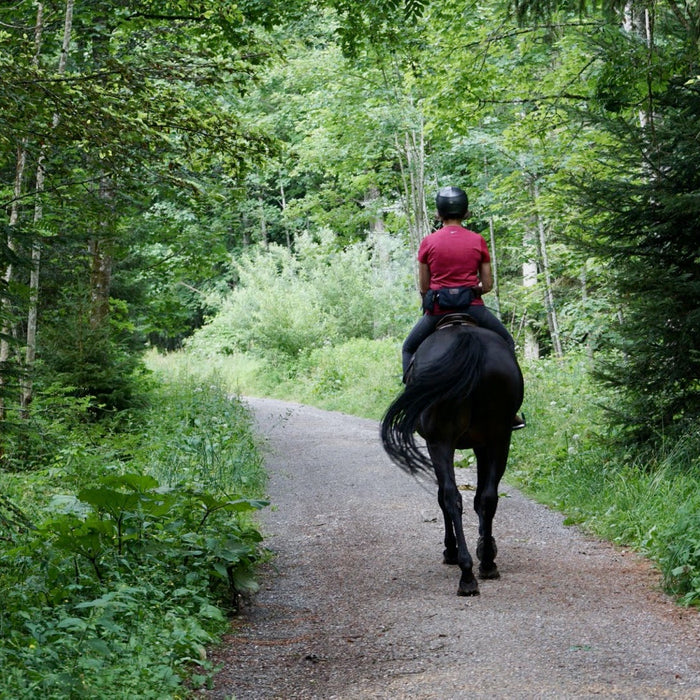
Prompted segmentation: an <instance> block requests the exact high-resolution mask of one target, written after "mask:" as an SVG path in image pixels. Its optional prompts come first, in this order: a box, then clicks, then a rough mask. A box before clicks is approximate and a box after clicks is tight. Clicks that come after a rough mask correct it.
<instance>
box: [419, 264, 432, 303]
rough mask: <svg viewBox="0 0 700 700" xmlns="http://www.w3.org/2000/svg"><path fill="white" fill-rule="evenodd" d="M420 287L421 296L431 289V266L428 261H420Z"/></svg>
mask: <svg viewBox="0 0 700 700" xmlns="http://www.w3.org/2000/svg"><path fill="white" fill-rule="evenodd" d="M418 287H419V288H420V294H421V296H423V295H424V294H425V293H426V292H427V291H428V290H429V289H430V268H429V267H428V265H427V263H422V262H419V263H418Z"/></svg>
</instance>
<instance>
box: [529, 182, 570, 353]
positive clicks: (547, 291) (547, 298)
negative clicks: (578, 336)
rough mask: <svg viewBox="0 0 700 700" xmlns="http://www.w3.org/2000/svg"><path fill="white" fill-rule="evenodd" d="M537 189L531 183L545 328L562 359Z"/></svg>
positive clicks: (533, 183)
mask: <svg viewBox="0 0 700 700" xmlns="http://www.w3.org/2000/svg"><path fill="white" fill-rule="evenodd" d="M539 195H540V192H539V187H538V185H537V180H533V182H532V198H533V201H534V203H535V221H536V223H537V234H538V241H539V254H540V263H541V266H542V274H543V276H544V306H545V311H546V313H547V326H548V327H549V335H550V336H551V338H552V348H553V350H554V354H555V355H556V356H557V357H563V354H564V353H563V352H562V349H561V337H560V335H559V320H558V318H557V309H556V307H555V306H554V294H553V293H552V276H551V274H550V270H549V257H548V255H547V236H546V233H545V228H544V223H543V221H542V217H541V216H540V213H539V210H538V207H537V202H538V201H539Z"/></svg>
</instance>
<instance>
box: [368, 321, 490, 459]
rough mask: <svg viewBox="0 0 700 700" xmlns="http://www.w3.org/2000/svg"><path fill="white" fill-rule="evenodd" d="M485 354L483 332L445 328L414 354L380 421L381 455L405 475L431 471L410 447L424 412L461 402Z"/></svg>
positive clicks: (475, 379) (414, 447)
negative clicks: (399, 389) (399, 390)
mask: <svg viewBox="0 0 700 700" xmlns="http://www.w3.org/2000/svg"><path fill="white" fill-rule="evenodd" d="M486 352H487V347H486V343H485V342H484V336H483V330H481V329H476V328H473V327H470V326H459V325H457V326H451V327H449V328H445V329H442V330H440V331H439V332H436V333H433V334H432V335H431V336H429V337H428V338H427V339H426V340H425V341H424V342H423V344H422V345H421V346H420V347H419V348H418V351H417V352H416V355H415V358H414V361H413V368H412V372H411V375H410V377H409V380H408V383H407V385H406V388H405V389H404V391H403V393H401V394H400V395H399V396H398V397H397V398H396V399H395V400H394V402H393V403H392V404H391V405H390V406H389V408H388V409H387V412H386V414H385V415H384V418H383V420H382V426H381V435H382V443H383V444H384V449H385V450H386V452H387V454H389V456H390V457H391V458H392V460H393V461H394V462H396V464H398V465H399V466H400V467H401V468H402V469H405V470H406V471H408V472H410V473H415V472H417V471H428V472H432V462H431V461H430V459H429V458H428V456H427V455H425V454H424V453H423V452H422V451H421V450H419V449H418V446H417V445H416V443H415V438H414V432H415V431H416V430H417V429H419V427H420V424H421V417H422V416H423V414H424V413H426V412H428V411H430V410H431V409H433V408H436V407H439V406H445V407H449V405H450V404H451V403H455V402H460V403H461V402H464V400H465V399H467V398H468V397H469V396H470V395H472V394H473V393H474V391H475V389H476V387H477V386H478V385H479V382H480V380H481V377H482V374H483V370H484V364H485V355H486Z"/></svg>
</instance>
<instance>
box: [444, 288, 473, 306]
mask: <svg viewBox="0 0 700 700" xmlns="http://www.w3.org/2000/svg"><path fill="white" fill-rule="evenodd" d="M435 296H436V298H437V303H438V306H439V307H440V308H441V309H466V308H468V307H469V305H470V304H471V303H472V301H474V291H473V290H472V288H471V287H443V288H442V289H438V290H437V291H436V293H435Z"/></svg>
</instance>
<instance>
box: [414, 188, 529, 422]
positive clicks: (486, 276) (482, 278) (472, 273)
mask: <svg viewBox="0 0 700 700" xmlns="http://www.w3.org/2000/svg"><path fill="white" fill-rule="evenodd" d="M435 204H436V206H437V213H438V218H439V219H440V221H441V222H442V227H441V228H439V229H438V230H437V231H435V232H434V233H431V234H430V235H428V236H426V237H425V238H424V239H423V240H422V241H421V244H420V247H419V248H418V281H419V285H420V293H421V297H422V298H423V310H424V314H423V316H422V317H421V318H420V319H419V321H418V322H417V323H416V325H415V326H414V327H413V330H411V332H410V333H409V334H408V337H407V338H406V341H405V342H404V344H403V349H402V359H403V372H404V378H405V377H406V373H407V371H408V369H409V367H410V364H411V360H412V358H413V355H414V353H415V352H416V350H417V349H418V346H419V345H420V344H421V343H422V342H423V341H424V340H425V339H426V338H427V337H428V336H429V335H430V334H431V333H432V332H433V331H434V330H435V328H436V326H437V324H438V322H439V321H440V318H441V317H442V316H444V315H445V314H448V313H454V312H455V311H466V310H467V308H468V309H469V315H470V316H471V317H472V318H474V320H475V321H476V322H477V323H478V324H479V325H480V326H482V327H484V328H488V329H489V330H492V331H494V332H496V333H498V335H500V336H501V337H502V338H503V339H504V340H505V341H506V343H508V347H509V348H510V349H511V351H512V352H513V355H515V343H514V341H513V338H512V336H511V335H510V333H509V332H508V330H507V329H506V327H505V326H504V325H503V324H502V323H501V322H500V321H499V320H498V318H496V316H495V315H494V314H493V313H491V311H489V309H488V308H486V306H485V305H484V302H483V301H482V299H481V295H482V294H486V292H490V291H491V289H492V288H493V275H492V274H491V256H490V255H489V251H488V248H487V246H486V241H485V240H484V239H483V237H482V236H480V235H479V234H478V233H474V231H469V230H468V229H466V228H464V227H463V226H462V221H463V220H464V219H466V218H467V216H468V215H469V200H468V198H467V194H466V192H465V191H464V190H462V189H460V188H459V187H443V188H442V189H441V190H440V191H439V192H438V193H437V197H436V198H435ZM440 290H444V291H443V293H442V294H440V293H439V291H440ZM465 295H466V298H465ZM450 298H453V299H454V298H457V299H458V302H457V303H458V305H457V306H454V305H453V304H452V303H451V302H450V301H449V299H450ZM441 301H442V305H441V303H440V302H441ZM524 426H525V423H524V421H523V420H522V419H521V418H520V417H519V416H516V420H515V421H514V423H513V429H516V430H517V429H518V428H522V427H524Z"/></svg>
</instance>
